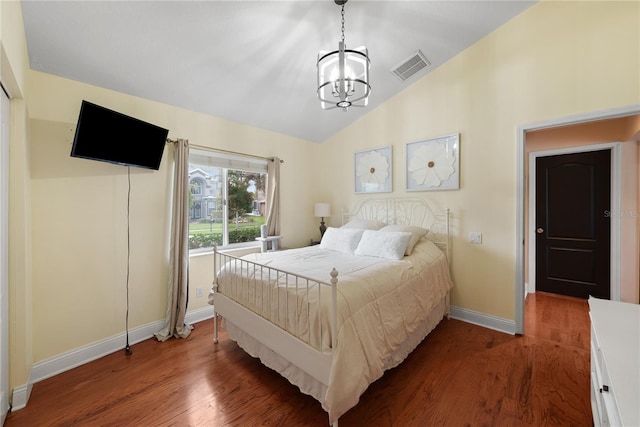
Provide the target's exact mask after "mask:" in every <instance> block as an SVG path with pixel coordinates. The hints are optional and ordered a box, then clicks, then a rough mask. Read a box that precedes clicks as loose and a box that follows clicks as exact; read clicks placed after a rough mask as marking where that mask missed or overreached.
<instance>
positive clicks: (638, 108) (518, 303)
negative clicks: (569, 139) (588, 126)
mask: <svg viewBox="0 0 640 427" xmlns="http://www.w3.org/2000/svg"><path fill="white" fill-rule="evenodd" d="M635 114H640V104H635V105H629V106H626V107H620V108H612V109H609V110H603V111H595V112H589V113H583V114H578V115H573V116H567V117H561V118H556V119H550V120H544V121H539V122H533V123H528V124H522V125H518V127H517V129H516V239H515V244H516V271H515V293H514V294H515V295H514V296H515V316H514V317H515V319H514V320H515V333H516V334H520V335H522V334H524V298H525V296H526V294H525V277H524V263H525V259H524V256H525V255H524V254H525V251H524V244H525V239H524V236H525V233H526V232H527V230H525V215H524V212H525V197H526V191H525V190H526V182H527V177H526V176H525V170H526V168H525V165H526V162H527V154H526V151H525V142H526V133H527V132H530V131H534V130H541V129H549V128H554V127H561V126H568V125H575V124H580V123H588V122H593V121H597V120H607V119H617V118H620V117H626V116H632V115H635ZM618 287H619V284H618Z"/></svg>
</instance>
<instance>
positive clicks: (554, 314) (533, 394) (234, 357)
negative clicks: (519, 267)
mask: <svg viewBox="0 0 640 427" xmlns="http://www.w3.org/2000/svg"><path fill="white" fill-rule="evenodd" d="M525 310H526V315H525V319H526V324H525V328H526V329H525V335H524V336H511V335H507V334H503V333H500V332H496V331H493V330H489V329H485V328H482V327H479V326H475V325H471V324H468V323H464V322H461V321H457V320H444V321H443V322H442V323H441V324H440V325H438V327H437V328H436V329H435V330H434V331H433V332H432V333H431V334H430V335H429V336H428V337H427V338H426V339H425V341H424V342H423V343H422V344H420V345H419V346H418V348H416V350H415V351H414V352H413V353H412V354H411V355H409V357H408V358H407V360H405V361H404V362H403V363H402V364H401V365H400V366H398V367H397V368H395V369H392V370H390V371H388V372H387V373H386V374H385V375H384V376H383V377H382V378H381V379H380V380H378V381H377V382H375V383H374V384H372V385H371V386H370V387H369V389H368V390H367V391H366V392H365V393H364V395H363V396H362V397H361V399H360V403H359V404H358V405H357V406H356V407H355V408H353V409H351V410H350V411H349V412H348V413H347V414H345V415H344V416H343V417H342V418H340V426H341V427H356V426H357V427H360V426H385V427H386V426H402V427H405V426H542V425H546V426H569V425H572V426H591V425H592V422H591V406H590V401H589V357H590V356H589V334H590V329H589V328H590V321H589V316H588V305H587V302H586V301H585V300H578V299H572V298H564V297H556V296H552V295H545V294H541V293H538V294H533V295H530V296H529V297H528V298H527V302H526V304H525ZM212 335H213V325H212V322H211V321H207V322H202V323H199V324H197V325H196V328H195V329H194V331H193V332H192V334H191V336H190V337H189V338H188V339H186V340H178V339H174V340H169V341H167V342H165V343H159V342H157V341H155V340H154V339H149V340H147V341H144V342H142V343H139V344H136V345H134V346H132V350H133V354H132V355H130V356H126V355H125V354H124V351H122V352H118V353H114V354H111V355H109V356H106V357H103V358H101V359H99V360H96V361H94V362H91V363H88V364H86V365H83V366H80V367H78V368H75V369H73V370H71V371H68V372H65V373H63V374H60V375H57V376H55V377H53V378H49V379H47V380H44V381H41V382H39V383H37V384H35V385H34V387H33V391H32V394H31V398H30V400H29V404H28V405H27V407H26V408H24V409H21V410H18V411H15V412H13V413H10V414H9V416H8V417H7V420H6V422H5V427H13V426H83V427H84V426H126V425H132V426H214V427H218V426H243V427H244V426H327V425H328V417H327V415H326V413H325V412H324V411H323V410H322V408H321V407H320V404H319V403H318V402H317V401H315V400H314V399H313V398H311V397H308V396H306V395H303V394H302V393H300V392H299V390H298V389H297V388H296V387H295V386H292V385H291V384H289V383H288V382H287V381H286V380H284V379H283V378H282V377H280V375H278V374H277V373H275V372H274V371H271V370H270V369H268V368H265V367H264V366H262V365H261V364H260V363H259V362H258V361H257V360H255V359H253V358H251V357H250V356H248V355H247V354H246V353H244V351H242V350H241V349H239V348H238V347H237V345H236V344H235V343H234V342H232V341H231V340H229V339H228V338H227V336H226V334H225V333H224V332H223V333H222V334H221V339H220V343H219V344H218V345H214V344H213V342H212Z"/></svg>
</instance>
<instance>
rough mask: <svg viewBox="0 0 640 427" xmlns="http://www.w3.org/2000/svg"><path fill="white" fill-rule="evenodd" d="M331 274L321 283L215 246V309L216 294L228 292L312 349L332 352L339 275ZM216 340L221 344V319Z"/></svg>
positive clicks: (230, 295)
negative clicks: (232, 253)
mask: <svg viewBox="0 0 640 427" xmlns="http://www.w3.org/2000/svg"><path fill="white" fill-rule="evenodd" d="M328 276H330V280H329V281H327V282H324V281H319V280H317V279H313V278H310V277H306V276H303V275H299V274H295V273H291V272H289V271H285V270H282V269H279V268H274V267H270V266H268V265H264V264H260V263H258V262H255V261H250V260H248V259H245V258H240V257H236V256H233V255H229V254H227V253H224V252H219V251H218V250H217V247H214V282H213V287H212V289H213V305H214V310H215V304H216V302H215V300H216V295H217V294H220V295H224V297H226V298H228V299H230V300H232V301H233V302H234V303H236V304H239V305H240V306H242V307H243V308H244V309H246V310H248V311H250V312H251V313H253V314H255V315H257V316H259V318H261V319H262V320H264V321H266V322H269V323H270V324H272V325H275V326H276V327H278V328H279V329H281V330H282V331H285V332H287V333H288V334H290V335H292V336H293V337H295V338H297V339H298V340H300V341H302V342H303V343H305V344H307V345H308V346H311V347H312V348H313V349H314V350H316V351H318V352H321V353H327V352H331V349H333V348H335V345H336V337H337V335H336V327H337V309H336V304H337V283H338V278H337V276H338V273H337V271H336V270H335V269H333V270H332V271H331V272H330V273H328ZM216 311H217V310H216ZM216 317H217V316H216ZM256 338H257V337H256ZM214 342H218V322H217V321H215V322H214Z"/></svg>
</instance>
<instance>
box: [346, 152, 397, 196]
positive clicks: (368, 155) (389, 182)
mask: <svg viewBox="0 0 640 427" xmlns="http://www.w3.org/2000/svg"><path fill="white" fill-rule="evenodd" d="M353 160H354V162H353V177H354V186H355V192H356V193H390V192H392V191H393V167H392V165H393V162H392V161H393V154H392V150H391V146H390V145H389V146H386V147H380V148H374V149H371V150H364V151H358V152H356V153H355V154H354V156H353Z"/></svg>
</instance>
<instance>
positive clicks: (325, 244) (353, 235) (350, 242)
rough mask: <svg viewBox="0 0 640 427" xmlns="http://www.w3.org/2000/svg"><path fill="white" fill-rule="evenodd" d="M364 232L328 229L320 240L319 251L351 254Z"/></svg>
mask: <svg viewBox="0 0 640 427" xmlns="http://www.w3.org/2000/svg"><path fill="white" fill-rule="evenodd" d="M363 232H364V230H361V229H357V228H334V227H328V228H327V230H326V231H325V232H324V235H323V236H322V240H320V249H329V250H332V251H337V252H342V253H347V254H352V253H353V251H355V250H356V248H357V247H358V242H360V238H361V237H362V233H363Z"/></svg>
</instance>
